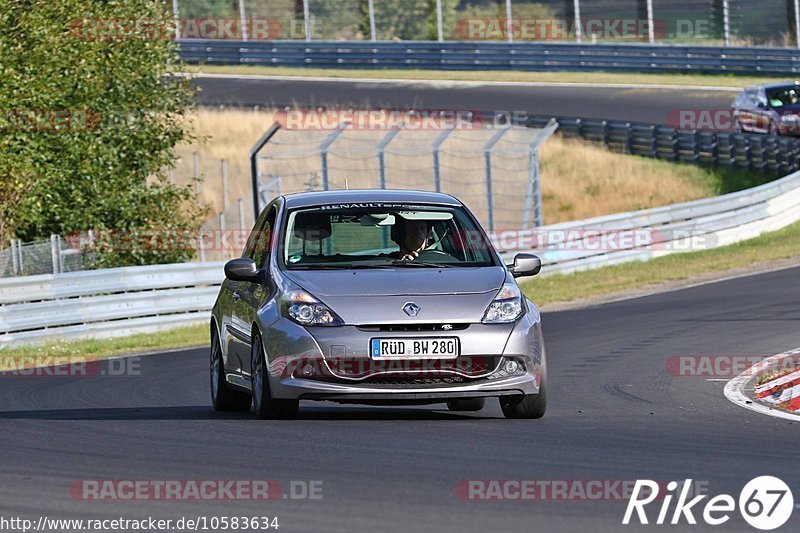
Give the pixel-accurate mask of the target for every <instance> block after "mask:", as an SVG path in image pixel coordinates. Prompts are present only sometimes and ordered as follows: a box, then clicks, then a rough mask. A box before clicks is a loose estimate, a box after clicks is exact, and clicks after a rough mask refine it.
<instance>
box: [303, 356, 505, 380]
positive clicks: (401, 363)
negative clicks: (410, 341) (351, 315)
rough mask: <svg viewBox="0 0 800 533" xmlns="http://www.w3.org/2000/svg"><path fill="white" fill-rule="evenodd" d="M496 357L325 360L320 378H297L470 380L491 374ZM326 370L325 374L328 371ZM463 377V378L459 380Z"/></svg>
mask: <svg viewBox="0 0 800 533" xmlns="http://www.w3.org/2000/svg"><path fill="white" fill-rule="evenodd" d="M499 360H500V358H499V357H491V356H464V355H462V356H461V357H458V358H456V359H442V360H404V359H392V360H381V361H374V360H371V359H365V358H330V357H329V358H327V365H326V366H325V369H326V370H325V372H324V373H323V374H316V375H309V376H300V377H305V378H307V379H318V380H324V381H328V380H332V381H336V380H337V378H355V379H358V380H359V381H358V382H359V383H371V382H372V381H371V380H376V379H401V380H409V379H411V380H423V381H424V380H449V379H474V378H477V377H480V376H484V375H485V374H487V373H489V372H491V371H493V370H494V369H495V368H497V365H498V364H499ZM328 369H329V370H328ZM459 374H464V375H465V376H460V375H459Z"/></svg>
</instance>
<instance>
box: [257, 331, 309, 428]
mask: <svg viewBox="0 0 800 533" xmlns="http://www.w3.org/2000/svg"><path fill="white" fill-rule="evenodd" d="M250 353H251V359H250V361H251V366H250V370H251V379H252V387H253V408H254V409H255V412H256V417H257V418H259V419H261V420H266V419H284V420H287V419H292V418H296V417H297V412H298V410H299V407H300V402H299V401H298V400H276V399H274V398H272V394H271V393H270V390H269V378H268V375H267V374H268V370H267V361H266V354H265V353H264V343H263V342H261V335H259V334H258V333H255V334H253V345H252V347H251V350H250Z"/></svg>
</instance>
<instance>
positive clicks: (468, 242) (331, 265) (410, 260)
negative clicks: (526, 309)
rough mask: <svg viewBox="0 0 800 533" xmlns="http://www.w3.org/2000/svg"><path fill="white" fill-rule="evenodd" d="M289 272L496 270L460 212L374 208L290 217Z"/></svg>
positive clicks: (285, 253)
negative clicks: (432, 269) (318, 270)
mask: <svg viewBox="0 0 800 533" xmlns="http://www.w3.org/2000/svg"><path fill="white" fill-rule="evenodd" d="M282 258H283V264H284V265H285V266H286V268H288V269H290V270H300V269H361V268H377V269H379V268H457V267H480V266H494V265H496V263H495V258H494V255H493V253H492V251H491V244H489V242H488V241H487V239H486V237H485V235H484V233H483V231H482V230H481V229H480V228H479V227H478V226H477V224H476V223H475V222H474V221H473V218H472V217H471V216H469V214H468V213H467V212H466V211H465V210H464V209H463V208H460V207H452V206H430V205H399V204H369V205H363V204H359V205H348V206H342V205H337V206H320V207H313V208H304V209H297V210H294V211H290V212H289V216H288V221H287V224H286V230H285V233H284V239H283V250H282Z"/></svg>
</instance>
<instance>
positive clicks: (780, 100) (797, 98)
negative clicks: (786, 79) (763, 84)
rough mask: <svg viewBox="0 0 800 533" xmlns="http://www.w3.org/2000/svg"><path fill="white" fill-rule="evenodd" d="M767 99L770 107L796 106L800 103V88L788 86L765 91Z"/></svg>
mask: <svg viewBox="0 0 800 533" xmlns="http://www.w3.org/2000/svg"><path fill="white" fill-rule="evenodd" d="M767 99H768V100H769V104H770V105H771V106H772V107H783V106H787V105H797V104H798V103H800V87H798V86H797V85H789V86H786V87H780V88H778V89H769V90H767Z"/></svg>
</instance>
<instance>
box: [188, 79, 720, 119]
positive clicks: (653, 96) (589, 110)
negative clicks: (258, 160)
mask: <svg viewBox="0 0 800 533" xmlns="http://www.w3.org/2000/svg"><path fill="white" fill-rule="evenodd" d="M193 83H195V84H197V85H198V86H199V87H200V88H201V92H200V94H199V96H198V99H197V101H198V103H199V104H200V105H203V106H222V105H225V106H243V107H253V106H275V105H278V106H285V105H294V106H327V107H349V106H353V107H356V108H363V107H367V106H371V107H387V108H400V109H407V108H411V107H414V108H417V109H456V108H457V109H465V110H471V111H496V110H503V111H509V112H510V111H524V112H527V113H529V114H534V115H554V116H565V117H580V118H600V119H617V120H630V121H638V122H649V123H654V124H672V125H675V124H674V123H675V121H677V119H676V118H675V117H676V116H678V115H677V113H679V112H680V111H699V110H711V111H716V110H729V109H730V105H731V102H732V101H733V98H734V96H735V93H734V92H730V91H707V90H692V89H691V88H683V89H656V88H616V87H602V86H599V87H597V86H596V87H583V86H571V87H551V86H529V85H528V86H526V85H511V84H509V85H474V84H462V83H458V82H452V83H437V84H436V85H434V86H432V85H428V84H423V83H414V82H407V81H397V82H391V83H385V82H381V83H378V82H370V81H367V80H365V81H356V82H351V81H346V82H343V81H304V80H290V79H281V80H274V79H242V78H199V79H196V80H194V82H193Z"/></svg>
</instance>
